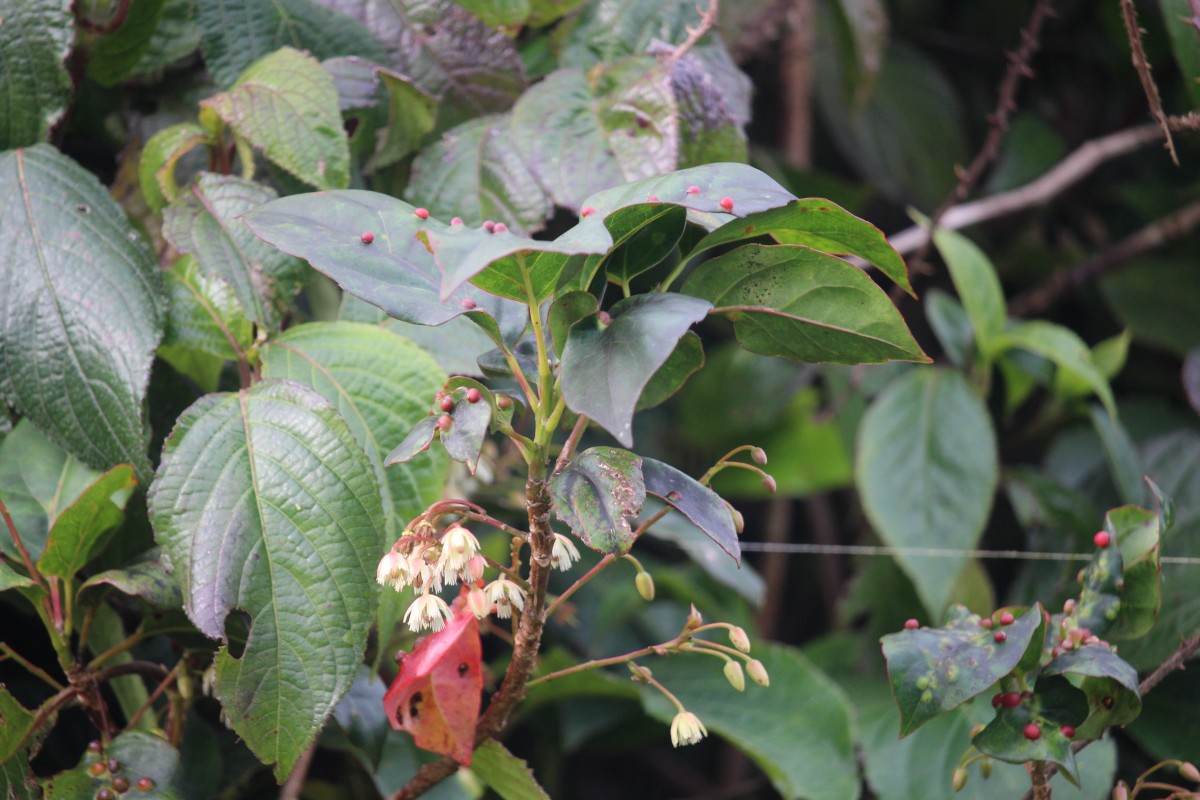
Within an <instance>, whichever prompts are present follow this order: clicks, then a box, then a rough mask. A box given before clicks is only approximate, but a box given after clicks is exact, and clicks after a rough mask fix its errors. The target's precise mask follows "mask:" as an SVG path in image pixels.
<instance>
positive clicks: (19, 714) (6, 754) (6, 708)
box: [0, 684, 33, 764]
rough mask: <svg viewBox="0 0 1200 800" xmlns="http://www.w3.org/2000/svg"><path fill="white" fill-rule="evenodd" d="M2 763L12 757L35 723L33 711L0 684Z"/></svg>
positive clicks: (0, 751) (0, 752)
mask: <svg viewBox="0 0 1200 800" xmlns="http://www.w3.org/2000/svg"><path fill="white" fill-rule="evenodd" d="M0 720H2V721H3V722H4V724H3V725H0V764H3V763H4V762H6V761H8V759H10V758H12V756H13V754H14V753H16V752H17V748H18V747H20V745H21V743H22V742H23V741H24V740H25V735H26V734H27V733H28V732H29V728H30V726H31V725H32V724H33V713H32V712H30V711H29V709H27V708H25V706H23V705H21V704H20V703H19V702H17V699H16V698H15V697H13V696H12V695H11V694H9V691H8V689H7V688H5V687H4V685H3V684H0Z"/></svg>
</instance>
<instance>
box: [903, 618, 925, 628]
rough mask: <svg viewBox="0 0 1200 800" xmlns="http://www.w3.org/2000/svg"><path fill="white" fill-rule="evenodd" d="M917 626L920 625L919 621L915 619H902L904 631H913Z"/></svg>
mask: <svg viewBox="0 0 1200 800" xmlns="http://www.w3.org/2000/svg"><path fill="white" fill-rule="evenodd" d="M919 627H921V623H919V622H917V621H916V620H915V619H909V620H905V621H904V630H906V631H915V630H916V629H917V628H919Z"/></svg>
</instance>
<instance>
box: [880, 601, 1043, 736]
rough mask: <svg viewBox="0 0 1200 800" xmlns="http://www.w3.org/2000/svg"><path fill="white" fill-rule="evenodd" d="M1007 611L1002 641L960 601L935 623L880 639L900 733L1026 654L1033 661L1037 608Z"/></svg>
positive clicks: (1038, 636)
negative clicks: (1012, 619)
mask: <svg viewBox="0 0 1200 800" xmlns="http://www.w3.org/2000/svg"><path fill="white" fill-rule="evenodd" d="M1010 613H1012V614H1013V616H1014V617H1015V620H1016V621H1015V622H1013V623H1012V624H1011V625H1007V626H1004V628H1003V630H1004V632H1005V634H1006V635H1007V637H1008V638H1007V639H1006V640H1005V641H1003V642H997V641H995V639H994V631H993V630H992V629H991V627H986V628H985V627H983V625H981V624H980V623H981V619H980V617H979V615H978V614H972V613H970V612H969V611H967V609H966V608H964V607H963V606H956V607H954V608H953V609H951V611H950V612H949V619H950V621H949V622H948V624H946V625H945V626H943V627H941V628H918V629H915V630H903V631H900V632H899V633H890V634H888V635H887V636H884V637H883V638H882V639H881V640H880V641H881V643H882V645H883V655H884V658H886V659H887V669H888V680H889V681H890V683H891V686H892V696H893V697H895V698H896V705H897V707H898V708H899V709H900V736H902V737H903V736H907V735H908V734H910V733H912V732H913V731H915V730H916V729H917V728H919V727H921V726H922V725H924V724H925V723H926V722H928V721H929V720H931V719H933V718H935V717H937V716H939V715H941V714H944V713H946V712H947V711H950V710H952V709H954V708H957V707H958V706H960V705H962V704H963V703H965V702H967V701H968V700H970V699H971V698H972V697H975V696H976V695H978V694H981V693H983V692H985V691H987V689H988V687H990V686H991V685H992V684H994V683H996V681H998V680H1000V678H1002V677H1004V676H1005V675H1007V674H1008V673H1009V672H1011V671H1012V670H1013V669H1015V668H1016V667H1017V665H1018V664H1021V663H1022V662H1025V661H1028V660H1030V659H1032V661H1033V663H1034V665H1035V666H1036V663H1037V659H1038V658H1039V657H1040V656H1041V653H1042V644H1043V641H1044V640H1045V638H1046V625H1045V619H1044V618H1043V616H1042V607H1041V606H1040V605H1037V604H1035V605H1034V606H1033V607H1032V608H1028V609H1019V608H1013V609H1010ZM995 627H996V628H997V629H999V626H998V625H997V626H995Z"/></svg>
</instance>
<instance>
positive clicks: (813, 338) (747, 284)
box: [682, 244, 929, 364]
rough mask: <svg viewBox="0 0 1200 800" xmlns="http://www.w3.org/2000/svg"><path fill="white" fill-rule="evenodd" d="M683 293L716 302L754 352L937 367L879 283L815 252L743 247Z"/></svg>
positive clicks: (699, 271)
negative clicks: (933, 365) (923, 364)
mask: <svg viewBox="0 0 1200 800" xmlns="http://www.w3.org/2000/svg"><path fill="white" fill-rule="evenodd" d="M682 291H683V292H685V293H686V294H689V295H693V296H695V297H700V298H703V299H705V300H708V301H709V302H711V303H712V304H713V305H714V306H715V308H714V309H713V313H714V314H721V315H722V316H724V317H726V318H728V319H729V320H731V321H732V322H733V324H734V331H735V332H736V334H737V337H738V341H739V342H740V343H741V345H742V347H744V348H746V349H747V350H749V351H751V352H752V353H762V354H763V355H772V356H784V357H787V358H790V359H793V360H795V361H807V362H832V363H838V364H877V363H880V362H883V361H892V360H901V361H928V360H929V359H928V357H927V356H926V355H925V354H924V353H923V352H922V351H921V348H920V346H918V345H917V343H916V341H915V340H914V339H913V338H912V334H910V333H909V332H908V328H907V327H906V326H905V324H904V319H903V318H902V317H901V316H900V314H899V312H897V311H896V307H895V306H894V305H892V302H891V300H889V299H888V297H887V295H886V294H885V293H884V292H883V290H881V289H880V288H879V287H878V286H877V285H876V284H875V282H874V281H872V280H871V279H870V278H869V277H867V276H866V275H865V274H863V272H862V270H860V269H858V268H857V267H854V266H851V265H850V264H848V263H847V262H845V261H842V260H841V259H840V258H834V257H833V256H830V255H826V254H824V253H819V252H817V251H815V250H812V249H810V248H807V247H802V246H799V245H760V244H748V245H745V246H743V247H739V248H738V249H736V250H733V251H732V252H729V253H726V254H725V255H722V256H718V257H717V258H714V259H711V260H709V261H706V262H704V263H703V264H701V265H700V266H699V267H697V268H696V270H695V271H694V272H693V273H692V275H691V277H689V278H688V280H687V282H686V283H685V284H684V286H683V289H682Z"/></svg>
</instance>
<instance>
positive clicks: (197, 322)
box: [160, 256, 254, 361]
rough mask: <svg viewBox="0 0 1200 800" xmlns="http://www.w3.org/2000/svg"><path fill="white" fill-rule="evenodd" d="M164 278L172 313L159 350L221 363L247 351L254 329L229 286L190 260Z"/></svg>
mask: <svg viewBox="0 0 1200 800" xmlns="http://www.w3.org/2000/svg"><path fill="white" fill-rule="evenodd" d="M165 278H166V283H167V297H168V298H169V300H170V304H171V313H170V315H169V316H168V317H167V330H166V334H165V335H164V336H163V343H162V345H161V348H160V349H165V348H181V349H185V350H195V351H199V352H202V353H207V354H209V355H212V356H216V357H217V358H220V359H222V360H232V359H236V358H237V357H238V355H239V352H238V351H239V350H240V351H241V353H242V354H244V353H245V352H246V351H247V350H249V349H250V345H251V344H253V342H254V327H253V325H252V324H251V323H250V320H248V319H246V315H245V313H244V312H243V311H242V307H241V305H240V304H239V303H238V300H237V297H236V296H235V295H234V293H233V289H232V287H231V286H230V285H229V283H227V282H226V281H225V280H224V279H222V278H219V277H208V276H206V275H204V274H203V273H202V272H201V271H200V267H199V264H197V262H196V259H194V258H192V257H191V256H183V257H181V258H179V259H177V260H176V261H175V263H174V264H173V265H171V269H170V270H168V271H167V272H166V273H165ZM230 340H232V341H230ZM235 346H236V347H237V348H238V350H235V349H234V347H235ZM167 360H168V361H169V360H170V358H168V359H167Z"/></svg>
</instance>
